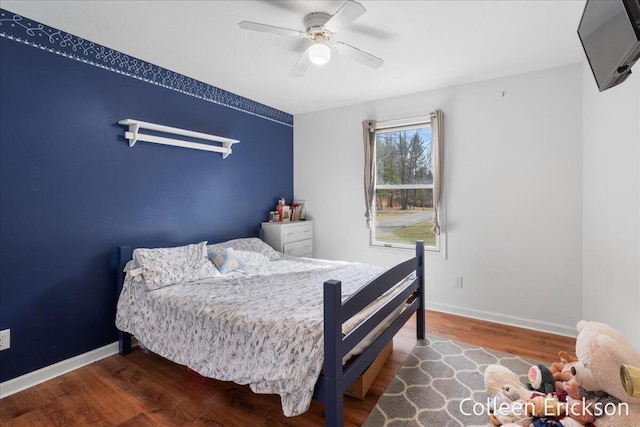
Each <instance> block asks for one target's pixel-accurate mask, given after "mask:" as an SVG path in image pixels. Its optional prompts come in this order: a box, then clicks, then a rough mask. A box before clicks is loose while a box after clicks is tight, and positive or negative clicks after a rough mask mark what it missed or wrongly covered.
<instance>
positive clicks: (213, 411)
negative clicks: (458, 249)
mask: <svg viewBox="0 0 640 427" xmlns="http://www.w3.org/2000/svg"><path fill="white" fill-rule="evenodd" d="M427 334H429V335H436V336H440V337H444V338H449V339H454V340H459V341H464V342H468V343H471V344H475V345H479V346H483V347H488V348H493V349H495V350H500V351H504V352H508V353H513V354H517V355H521V356H525V357H528V358H532V359H538V360H541V361H545V362H552V361H555V360H557V358H558V356H557V354H558V351H560V350H565V351H569V352H573V349H574V348H575V340H574V339H572V338H568V337H563V336H557V335H551V334H546V333H542V332H536V331H531V330H527V329H521V328H515V327H511V326H505V325H500V324H496V323H490V322H484V321H480V320H475V319H469V318H465V317H459V316H454V315H450V314H444V313H438V312H430V311H427ZM415 342H416V339H415V322H414V321H413V320H412V321H410V322H409V323H408V324H407V325H405V327H404V328H403V329H402V330H401V331H400V332H399V333H398V335H396V337H395V339H394V348H393V352H392V353H391V356H389V359H388V360H387V361H386V363H385V365H384V367H383V369H382V371H381V372H380V374H379V375H378V378H377V379H376V381H375V382H374V384H373V386H372V387H371V389H370V390H369V393H368V394H367V396H366V397H365V399H363V400H358V399H355V398H351V397H348V396H345V399H344V401H345V404H344V408H345V426H359V425H361V424H362V423H363V422H364V420H365V419H366V418H367V415H368V414H369V412H370V411H371V409H373V407H374V406H375V404H376V402H377V400H378V398H379V397H380V396H381V395H382V393H383V392H384V390H385V388H386V386H387V385H388V384H389V382H390V381H391V379H392V378H393V376H394V375H395V372H396V371H397V369H398V368H399V367H400V366H401V365H402V363H403V362H404V360H405V359H406V357H407V355H408V354H409V352H410V351H411V349H412V348H413V346H414V344H415ZM0 425H2V426H29V427H32V426H53V425H58V426H65V427H66V426H87V425H91V426H137V427H140V426H157V425H193V426H241V427H247V426H322V425H324V415H323V405H322V404H321V403H318V402H312V403H311V408H310V409H309V411H307V412H306V413H304V414H303V415H300V416H297V417H292V418H286V417H284V416H283V415H282V410H281V407H280V399H279V397H278V396H275V395H256V394H254V393H253V392H251V391H250V390H249V387H248V386H239V385H236V384H233V383H229V382H222V381H217V380H213V379H209V378H204V377H201V376H200V375H198V374H196V373H194V372H192V371H189V370H187V369H186V368H185V367H183V366H180V365H177V364H175V363H172V362H169V361H168V360H166V359H164V358H162V357H160V356H157V355H153V354H146V355H145V354H142V353H140V352H137V351H134V352H133V353H132V354H130V355H128V356H126V357H121V356H119V355H115V356H111V357H108V358H106V359H103V360H101V361H98V362H95V363H93V364H91V365H88V366H85V367H83V368H80V369H78V370H75V371H73V372H70V373H68V374H65V375H63V376H60V377H58V378H55V379H53V380H50V381H47V382H45V383H43V384H40V385H37V386H35V387H32V388H30V389H27V390H24V391H22V392H20V393H16V394H14V395H12V396H9V397H6V398H4V399H2V400H0Z"/></svg>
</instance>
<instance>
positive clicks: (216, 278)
mask: <svg viewBox="0 0 640 427" xmlns="http://www.w3.org/2000/svg"><path fill="white" fill-rule="evenodd" d="M117 254H118V268H119V271H121V272H123V274H118V283H117V286H118V295H119V298H118V307H117V314H116V326H117V328H118V329H119V331H120V332H119V344H120V354H121V355H126V354H128V353H130V352H131V337H132V336H135V337H136V338H137V339H138V341H139V342H142V343H143V344H144V345H145V346H146V347H147V348H148V349H149V350H151V351H153V352H154V353H157V354H159V355H161V356H163V357H165V358H167V359H169V360H172V361H174V362H176V363H179V364H182V365H185V366H188V367H189V368H191V369H193V370H195V371H196V372H198V373H200V374H201V375H204V376H207V377H211V378H216V379H219V380H228V381H234V382H236V383H238V384H249V386H250V388H251V390H252V391H254V392H255V393H276V394H279V395H280V397H281V403H282V408H283V412H284V414H285V415H286V416H295V415H298V414H301V413H303V412H305V411H306V410H307V409H308V407H309V404H310V402H311V400H312V399H316V400H322V401H324V404H325V425H327V426H340V425H342V419H343V395H344V392H345V391H346V390H347V389H348V388H349V387H350V385H351V384H352V383H353V382H354V381H355V380H356V379H357V378H358V376H360V375H361V374H362V373H363V372H364V371H365V370H366V369H367V368H368V366H369V365H370V364H371V362H372V361H373V360H374V359H375V358H376V356H377V355H378V353H379V352H380V351H381V350H382V349H383V348H384V347H385V346H386V344H387V343H388V342H389V341H390V340H391V339H392V338H393V336H394V335H395V334H396V333H397V332H398V330H400V328H402V326H403V325H404V324H405V323H406V322H407V321H408V320H409V318H410V317H411V316H412V315H413V314H414V313H416V316H417V321H416V325H417V326H416V335H417V337H418V338H424V334H425V325H424V297H423V295H424V285H423V282H424V280H423V254H424V246H423V243H422V242H420V241H419V242H417V243H416V255H415V257H412V258H411V259H409V260H407V261H404V262H402V263H400V264H398V265H396V266H395V267H392V268H389V269H385V268H382V267H376V266H370V265H366V264H361V263H351V262H341V261H329V260H317V259H311V258H297V257H292V256H287V255H284V254H281V253H279V252H275V251H274V250H273V249H271V248H270V247H269V246H268V245H266V244H265V243H264V242H262V241H261V240H259V239H257V238H248V239H235V240H231V241H227V242H222V243H218V244H214V245H208V244H207V242H200V243H198V244H194V245H187V246H184V247H178V248H158V249H145V248H140V249H136V250H132V248H131V247H129V246H121V247H118V248H117ZM203 254H204V255H203ZM203 257H204V258H203ZM210 259H211V261H210ZM212 261H213V262H212ZM214 263H215V264H216V265H217V268H216V267H215V266H214ZM212 266H213V269H212V268H211V267H212ZM222 273H224V274H222ZM347 360H349V363H347V364H345V362H346V361H347Z"/></svg>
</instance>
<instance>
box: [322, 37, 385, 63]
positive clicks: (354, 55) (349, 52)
mask: <svg viewBox="0 0 640 427" xmlns="http://www.w3.org/2000/svg"><path fill="white" fill-rule="evenodd" d="M327 43H328V44H329V45H330V46H331V47H333V48H334V49H335V50H336V52H338V53H339V54H341V55H344V56H347V57H349V58H351V59H355V60H356V61H358V62H360V63H361V64H364V65H366V66H367V67H371V68H373V69H377V68H380V67H382V64H384V60H382V59H380V58H378V57H377V56H373V55H371V54H370V53H367V52H365V51H363V50H360V49H358V48H357V47H353V46H351V45H348V44H346V43H342V42H327Z"/></svg>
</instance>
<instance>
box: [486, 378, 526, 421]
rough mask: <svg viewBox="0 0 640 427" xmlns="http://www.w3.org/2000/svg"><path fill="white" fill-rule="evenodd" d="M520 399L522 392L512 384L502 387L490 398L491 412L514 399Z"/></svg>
mask: <svg viewBox="0 0 640 427" xmlns="http://www.w3.org/2000/svg"><path fill="white" fill-rule="evenodd" d="M518 399H520V393H518V390H516V388H515V387H514V386H512V385H511V384H507V385H505V386H503V387H502V390H500V391H499V392H498V393H496V394H494V395H493V396H492V397H491V399H490V400H489V413H490V414H493V413H494V412H495V411H496V409H498V408H500V407H501V406H506V405H508V404H509V403H510V402H513V401H514V400H518Z"/></svg>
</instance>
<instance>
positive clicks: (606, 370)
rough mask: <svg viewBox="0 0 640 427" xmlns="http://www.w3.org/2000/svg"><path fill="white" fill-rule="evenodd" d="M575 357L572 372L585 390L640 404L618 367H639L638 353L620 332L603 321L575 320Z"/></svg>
mask: <svg viewBox="0 0 640 427" xmlns="http://www.w3.org/2000/svg"><path fill="white" fill-rule="evenodd" d="M576 356H577V357H578V363H576V364H575V365H574V366H573V368H572V373H573V375H574V376H575V378H576V380H577V382H578V383H579V384H580V385H581V386H582V387H583V388H584V389H585V390H587V391H605V392H607V393H608V394H610V395H612V396H614V397H616V398H617V399H619V400H620V401H622V402H627V403H635V404H640V396H638V397H631V396H629V395H628V394H627V392H626V391H625V389H624V386H623V384H622V381H621V380H620V366H621V365H622V364H627V365H633V366H640V353H638V351H636V350H635V349H634V348H633V346H632V345H631V344H630V343H629V342H628V341H627V340H626V339H625V338H624V337H623V336H622V334H621V333H620V332H618V331H617V330H615V329H613V328H612V327H610V326H608V325H606V324H604V323H599V322H587V321H584V320H582V321H580V322H578V338H577V339H576ZM637 425H640V423H638V424H637Z"/></svg>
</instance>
